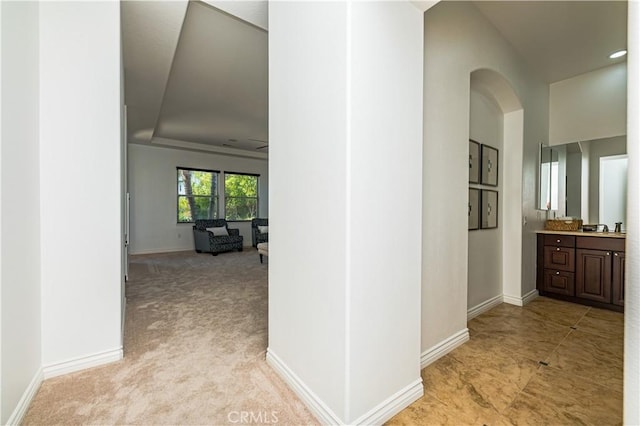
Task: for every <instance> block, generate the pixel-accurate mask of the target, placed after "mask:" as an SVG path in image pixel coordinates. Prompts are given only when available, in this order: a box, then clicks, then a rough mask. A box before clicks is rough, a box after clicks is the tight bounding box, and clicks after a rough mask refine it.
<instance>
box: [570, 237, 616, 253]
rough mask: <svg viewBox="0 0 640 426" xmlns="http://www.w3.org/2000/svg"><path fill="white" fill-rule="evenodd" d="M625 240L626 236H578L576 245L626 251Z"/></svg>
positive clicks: (591, 248)
mask: <svg viewBox="0 0 640 426" xmlns="http://www.w3.org/2000/svg"><path fill="white" fill-rule="evenodd" d="M624 242H625V239H624V238H607V237H578V238H577V239H576V246H577V248H582V249H590V250H613V251H624Z"/></svg>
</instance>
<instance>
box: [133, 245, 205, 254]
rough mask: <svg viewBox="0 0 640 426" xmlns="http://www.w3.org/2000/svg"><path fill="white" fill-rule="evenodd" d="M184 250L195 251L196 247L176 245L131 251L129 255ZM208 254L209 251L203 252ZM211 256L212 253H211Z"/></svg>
mask: <svg viewBox="0 0 640 426" xmlns="http://www.w3.org/2000/svg"><path fill="white" fill-rule="evenodd" d="M183 251H192V252H195V249H194V248H193V247H192V248H184V247H175V248H164V249H145V250H135V251H133V250H132V251H129V255H133V256H135V255H137V254H156V253H175V252H183ZM203 254H207V253H203ZM209 256H211V254H210V253H209Z"/></svg>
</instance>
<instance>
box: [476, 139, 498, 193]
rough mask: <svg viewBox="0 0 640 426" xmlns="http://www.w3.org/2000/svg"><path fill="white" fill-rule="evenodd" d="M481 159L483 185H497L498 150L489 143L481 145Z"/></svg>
mask: <svg viewBox="0 0 640 426" xmlns="http://www.w3.org/2000/svg"><path fill="white" fill-rule="evenodd" d="M481 152H482V153H481V155H482V157H481V158H482V161H481V166H480V169H481V170H480V173H481V176H482V179H481V180H480V183H481V184H483V185H491V186H498V150H497V149H495V148H493V147H490V146H489V145H482V149H481Z"/></svg>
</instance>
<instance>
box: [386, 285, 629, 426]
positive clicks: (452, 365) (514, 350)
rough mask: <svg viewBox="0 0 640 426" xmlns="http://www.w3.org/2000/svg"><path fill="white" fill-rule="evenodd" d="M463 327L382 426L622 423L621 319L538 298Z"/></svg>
mask: <svg viewBox="0 0 640 426" xmlns="http://www.w3.org/2000/svg"><path fill="white" fill-rule="evenodd" d="M468 327H469V334H470V340H469V341H468V342H467V343H465V344H464V345H462V346H460V347H459V348H457V349H455V350H454V351H452V352H450V353H449V354H448V355H446V356H444V357H443V358H441V359H439V360H438V361H436V362H435V363H433V364H431V365H429V366H428V367H427V368H425V369H424V370H422V379H423V381H424V396H423V397H422V398H421V399H419V400H418V401H416V402H415V403H413V404H412V405H411V406H409V407H407V408H406V409H405V410H403V411H402V412H400V413H399V414H398V415H396V416H395V417H394V418H392V419H391V420H390V421H389V422H388V424H389V425H510V424H514V425H575V424H580V425H582V424H587V425H618V424H622V365H623V362H622V354H623V331H624V315H623V314H621V313H617V312H611V311H605V310H602V309H596V308H591V307H588V306H582V305H576V304H573V303H567V302H561V301H557V300H553V299H548V298H545V297H539V298H537V299H535V300H534V301H532V302H531V303H529V304H528V305H527V306H525V307H518V306H513V305H508V304H502V305H499V306H497V307H495V308H493V309H492V310H490V311H488V312H486V313H484V314H482V315H480V316H478V317H476V318H474V319H472V320H471V321H469V323H468Z"/></svg>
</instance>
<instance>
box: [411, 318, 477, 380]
mask: <svg viewBox="0 0 640 426" xmlns="http://www.w3.org/2000/svg"><path fill="white" fill-rule="evenodd" d="M468 340H469V329H468V328H465V329H464V330H460V331H458V332H457V333H456V334H454V335H452V336H450V337H448V338H446V339H444V340H443V341H441V342H440V343H438V344H436V345H434V346H432V347H430V348H429V349H427V350H426V351H424V352H422V355H421V356H420V369H421V370H422V369H423V368H425V367H426V366H427V365H429V364H431V363H433V362H435V361H437V360H438V359H439V358H442V357H443V356H445V355H446V354H448V353H449V352H451V351H452V350H454V349H455V348H457V347H458V346H460V345H462V344H463V343H465V342H467V341H468Z"/></svg>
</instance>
